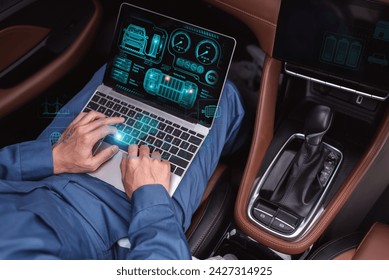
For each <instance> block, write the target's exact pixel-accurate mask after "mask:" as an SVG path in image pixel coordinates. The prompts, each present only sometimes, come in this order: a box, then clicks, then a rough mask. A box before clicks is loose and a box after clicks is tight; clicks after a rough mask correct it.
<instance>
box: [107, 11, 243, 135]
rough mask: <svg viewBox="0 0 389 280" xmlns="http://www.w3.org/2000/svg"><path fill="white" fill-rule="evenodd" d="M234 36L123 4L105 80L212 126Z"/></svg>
mask: <svg viewBox="0 0 389 280" xmlns="http://www.w3.org/2000/svg"><path fill="white" fill-rule="evenodd" d="M235 44H236V43H235V40H234V39H233V38H231V37H228V36H225V35H222V34H220V33H217V32H213V31H210V30H208V29H204V28H201V27H198V26H194V25H192V24H189V23H185V22H182V21H179V20H176V19H173V18H170V17H167V16H164V15H161V14H157V13H154V12H151V11H148V10H145V9H142V8H139V7H136V6H133V5H129V4H122V6H121V9H120V12H119V17H118V21H117V24H116V29H115V34H114V38H113V45H112V49H111V52H110V57H109V61H108V66H107V67H108V68H107V71H106V73H105V77H104V84H105V85H107V86H109V87H112V88H114V89H115V91H118V92H120V93H122V94H125V95H127V96H130V97H132V98H136V99H139V100H141V101H143V102H145V103H147V104H149V105H151V106H154V107H157V108H158V109H162V110H164V111H166V112H169V113H171V114H174V115H176V116H178V117H180V118H184V119H186V120H187V121H190V122H192V123H200V124H202V125H205V126H208V127H210V126H211V124H212V121H213V119H214V118H215V117H219V114H218V101H219V97H220V94H221V92H222V90H223V86H224V83H225V79H226V75H227V71H228V69H229V65H230V63H231V59H232V55H233V52H234V48H235Z"/></svg>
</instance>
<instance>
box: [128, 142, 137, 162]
mask: <svg viewBox="0 0 389 280" xmlns="http://www.w3.org/2000/svg"><path fill="white" fill-rule="evenodd" d="M127 157H128V158H129V159H130V158H136V157H138V145H130V146H129V147H128V155H127Z"/></svg>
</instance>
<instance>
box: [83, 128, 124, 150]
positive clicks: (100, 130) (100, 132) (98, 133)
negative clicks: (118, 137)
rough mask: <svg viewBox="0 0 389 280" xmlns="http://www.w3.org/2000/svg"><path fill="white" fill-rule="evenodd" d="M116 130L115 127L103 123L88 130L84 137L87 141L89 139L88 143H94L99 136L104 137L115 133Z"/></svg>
mask: <svg viewBox="0 0 389 280" xmlns="http://www.w3.org/2000/svg"><path fill="white" fill-rule="evenodd" d="M116 132H117V128H116V127H114V126H110V125H104V126H101V127H99V128H97V129H95V130H94V131H92V132H89V133H88V134H86V137H87V139H88V140H87V141H90V143H91V144H92V145H94V144H96V142H97V141H98V140H100V139H101V138H104V137H105V136H107V135H108V134H115V133H116Z"/></svg>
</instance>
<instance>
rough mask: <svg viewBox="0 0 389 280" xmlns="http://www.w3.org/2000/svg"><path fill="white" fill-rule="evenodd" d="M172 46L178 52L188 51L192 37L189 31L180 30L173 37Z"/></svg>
mask: <svg viewBox="0 0 389 280" xmlns="http://www.w3.org/2000/svg"><path fill="white" fill-rule="evenodd" d="M172 48H173V50H175V51H176V52H178V53H186V52H187V51H188V50H189V48H190V37H189V35H188V34H187V33H185V32H182V31H179V32H177V33H175V34H174V35H173V37H172Z"/></svg>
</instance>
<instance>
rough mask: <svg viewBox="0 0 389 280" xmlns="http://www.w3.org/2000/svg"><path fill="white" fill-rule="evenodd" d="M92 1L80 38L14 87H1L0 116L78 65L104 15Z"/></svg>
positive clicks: (99, 7)
mask: <svg viewBox="0 0 389 280" xmlns="http://www.w3.org/2000/svg"><path fill="white" fill-rule="evenodd" d="M92 1H93V3H94V5H95V12H94V14H93V16H92V18H91V19H90V21H89V23H88V24H87V26H86V27H85V29H84V30H83V31H82V32H81V34H80V35H79V36H78V38H77V39H76V40H75V41H74V42H73V44H72V45H71V46H70V47H69V48H68V49H67V50H66V51H65V52H64V53H63V54H61V55H60V56H59V57H58V58H57V59H56V60H54V61H53V62H51V63H50V64H49V65H47V66H46V67H44V68H43V69H42V70H41V71H39V72H37V73H36V74H35V75H34V76H32V77H30V78H28V79H27V80H25V81H23V82H22V83H20V84H19V85H17V86H15V87H13V88H7V89H0V117H2V116H5V115H6V114H8V113H10V112H12V111H13V110H15V109H17V108H19V107H20V106H22V105H23V104H25V103H26V102H28V101H29V100H31V99H32V98H33V97H35V96H37V95H39V94H40V93H41V92H43V91H44V90H45V89H47V88H48V87H49V86H51V85H52V84H54V83H55V82H56V81H57V80H59V79H60V78H61V77H62V76H64V75H65V74H66V73H67V72H68V71H69V70H70V69H71V68H72V67H74V66H76V65H77V63H78V62H79V60H80V59H81V57H82V56H83V55H84V54H85V53H86V51H87V50H88V46H89V45H90V44H91V43H92V40H93V38H94V36H95V34H96V33H97V31H98V25H99V23H100V20H101V17H102V8H101V5H100V3H99V2H98V1H97V0H92Z"/></svg>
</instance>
